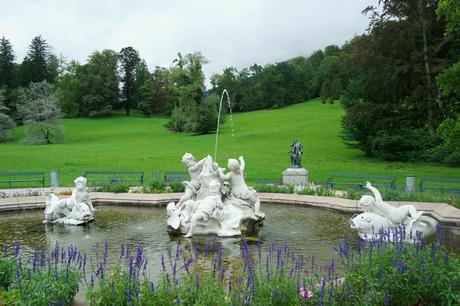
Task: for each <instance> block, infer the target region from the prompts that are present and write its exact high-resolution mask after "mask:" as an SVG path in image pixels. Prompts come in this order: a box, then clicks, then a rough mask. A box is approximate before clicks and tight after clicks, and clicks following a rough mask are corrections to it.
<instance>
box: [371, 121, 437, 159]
mask: <svg viewBox="0 0 460 306" xmlns="http://www.w3.org/2000/svg"><path fill="white" fill-rule="evenodd" d="M369 142H370V148H371V150H370V152H371V154H372V155H374V156H376V157H378V158H381V159H384V160H394V161H395V160H399V161H407V160H414V161H415V160H419V159H420V157H421V153H422V152H424V151H427V150H429V149H431V148H433V147H434V146H435V145H436V144H437V143H438V138H437V137H435V136H431V135H430V134H429V133H428V131H425V130H423V129H409V128H402V129H400V130H399V131H385V130H382V131H379V132H377V133H376V135H375V136H373V137H370V138H369Z"/></svg>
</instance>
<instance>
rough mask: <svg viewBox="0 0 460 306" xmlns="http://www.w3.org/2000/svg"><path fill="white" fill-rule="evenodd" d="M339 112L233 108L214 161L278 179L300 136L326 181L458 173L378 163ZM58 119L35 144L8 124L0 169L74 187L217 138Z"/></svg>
mask: <svg viewBox="0 0 460 306" xmlns="http://www.w3.org/2000/svg"><path fill="white" fill-rule="evenodd" d="M342 115H343V109H342V107H341V106H340V104H339V103H335V104H332V105H331V104H326V105H323V104H321V101H319V100H311V101H308V102H306V103H300V104H296V105H292V106H289V107H285V108H282V109H275V110H264V111H256V112H247V113H237V114H233V124H234V131H235V133H234V136H232V132H231V131H232V129H231V124H230V122H229V121H227V122H225V123H224V124H222V125H221V127H220V131H219V143H218V152H217V162H218V163H219V164H220V165H222V166H224V165H226V163H227V159H228V158H235V157H237V156H239V155H243V156H244V157H245V160H246V164H247V168H246V181H247V182H249V183H250V184H254V183H255V182H256V181H257V180H260V179H264V180H272V181H275V180H277V179H279V176H280V173H281V172H282V171H284V170H285V169H286V167H288V166H289V164H290V162H289V156H288V153H287V152H288V151H289V145H290V144H291V142H292V139H299V141H300V142H301V143H302V144H303V145H304V154H303V156H302V163H303V164H304V165H305V167H306V168H308V170H309V171H310V177H309V178H310V180H311V181H312V182H315V183H319V182H325V181H326V180H327V178H328V177H330V175H331V173H335V172H339V173H361V174H380V175H394V176H396V177H397V186H403V185H404V177H405V175H406V174H407V173H411V174H414V175H415V176H416V177H422V176H433V175H434V174H436V176H439V177H458V173H459V171H458V168H452V167H447V166H442V165H439V164H434V163H428V162H427V161H425V162H417V163H414V162H387V161H380V160H375V159H371V158H367V157H365V156H363V154H362V153H361V152H360V151H358V150H355V149H350V148H348V147H346V146H345V145H344V144H343V143H342V142H341V139H340V138H339V136H338V135H339V134H340V117H341V116H342ZM59 121H60V123H62V124H63V125H64V127H65V137H64V138H63V141H62V143H59V144H58V145H52V146H41V147H40V148H39V150H37V147H35V146H25V145H23V144H21V143H20V140H21V139H22V138H23V137H24V133H25V129H24V127H22V126H21V127H16V128H14V129H12V130H11V135H12V136H14V138H13V139H12V141H10V142H8V143H2V144H0V159H1V160H2V165H3V169H4V170H5V171H7V170H15V171H18V170H37V169H39V170H45V171H50V170H53V169H58V170H59V183H60V185H62V186H73V183H72V182H73V180H74V179H75V177H77V176H79V175H81V174H82V172H83V171H85V170H87V169H101V170H104V169H106V170H114V169H116V170H142V171H144V172H145V173H150V172H151V171H153V170H155V171H159V172H165V171H176V170H185V168H183V166H182V165H181V162H180V158H181V156H182V155H183V154H184V152H191V153H193V155H194V156H202V157H203V156H206V154H210V153H211V154H212V153H213V152H214V145H215V141H216V138H215V135H214V134H203V135H193V134H189V133H173V132H170V131H168V129H166V128H165V127H164V125H165V123H166V122H167V121H168V119H167V118H161V117H153V118H144V117H136V116H130V117H126V116H113V117H111V118H104V119H101V120H94V119H90V118H76V119H60V120H59ZM274 126H276V129H274V128H273V127H274ZM299 135H300V136H299ZM83 152H86V153H83ZM88 152H91V153H88ZM18 160H20V161H21V163H20V164H18V162H17V161H18Z"/></svg>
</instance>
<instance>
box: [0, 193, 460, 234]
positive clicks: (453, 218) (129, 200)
mask: <svg viewBox="0 0 460 306" xmlns="http://www.w3.org/2000/svg"><path fill="white" fill-rule="evenodd" d="M181 195H182V194H181V193H159V194H139V193H111V192H93V193H91V199H92V200H93V202H94V204H96V205H98V204H99V205H101V204H105V205H125V206H126V205H141V206H151V205H166V204H167V203H169V202H176V201H177V200H178V199H179V198H180V196H181ZM259 197H260V200H261V202H265V203H282V204H294V205H300V206H303V205H306V206H311V207H318V208H327V209H333V210H338V211H343V212H348V213H359V212H361V210H360V209H359V205H358V200H348V199H342V198H332V197H319V196H310V195H297V194H285V193H259ZM387 203H389V204H392V205H394V206H396V207H399V206H401V205H406V204H411V205H414V206H415V207H416V208H417V209H418V210H422V211H424V212H425V213H426V215H429V216H432V217H433V218H435V219H436V220H438V221H439V222H441V223H443V224H445V225H452V226H460V209H458V208H455V207H453V206H451V205H447V204H444V203H424V202H390V201H388V202H387ZM44 207H45V197H44V196H32V197H12V198H2V199H0V212H1V211H17V210H25V209H43V208H44Z"/></svg>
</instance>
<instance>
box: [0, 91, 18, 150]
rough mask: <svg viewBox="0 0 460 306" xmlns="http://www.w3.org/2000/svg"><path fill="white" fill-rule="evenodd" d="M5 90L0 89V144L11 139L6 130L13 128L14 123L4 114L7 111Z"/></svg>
mask: <svg viewBox="0 0 460 306" xmlns="http://www.w3.org/2000/svg"><path fill="white" fill-rule="evenodd" d="M4 102H5V90H4V89H3V88H0V142H4V141H7V140H9V139H10V138H11V137H10V135H8V133H7V129H9V128H12V127H14V126H15V124H14V121H13V120H12V119H11V118H10V117H9V116H8V115H7V114H6V112H7V111H8V110H9V109H8V107H6V106H5V104H4Z"/></svg>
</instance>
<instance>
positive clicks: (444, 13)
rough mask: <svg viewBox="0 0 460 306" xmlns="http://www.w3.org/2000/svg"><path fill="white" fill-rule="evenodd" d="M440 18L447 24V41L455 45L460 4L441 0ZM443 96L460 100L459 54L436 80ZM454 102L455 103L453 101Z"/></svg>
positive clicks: (453, 0)
mask: <svg viewBox="0 0 460 306" xmlns="http://www.w3.org/2000/svg"><path fill="white" fill-rule="evenodd" d="M436 12H437V14H438V18H439V19H441V20H445V21H446V22H447V25H446V30H445V32H444V36H445V38H446V41H448V42H449V43H451V44H452V43H454V42H455V41H457V43H458V41H459V36H460V2H459V1H455V0H441V1H440V2H439V6H438V9H437V11H436ZM436 81H437V83H438V85H439V87H440V88H441V90H442V92H443V94H445V95H447V96H448V95H452V96H453V97H451V101H452V100H456V101H455V102H456V103H457V104H458V100H460V56H459V55H458V52H457V54H456V56H455V57H454V58H452V64H451V66H450V67H448V68H446V69H445V70H444V71H443V72H441V73H440V74H439V76H438V77H437V79H436ZM452 102H453V101H452Z"/></svg>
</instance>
